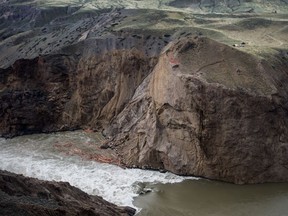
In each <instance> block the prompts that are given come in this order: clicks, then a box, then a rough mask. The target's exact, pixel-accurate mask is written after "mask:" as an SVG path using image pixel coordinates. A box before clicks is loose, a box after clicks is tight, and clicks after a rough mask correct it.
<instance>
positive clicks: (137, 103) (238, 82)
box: [105, 38, 288, 184]
mask: <svg viewBox="0 0 288 216" xmlns="http://www.w3.org/2000/svg"><path fill="white" fill-rule="evenodd" d="M279 59H281V60H279ZM285 59H286V58H285ZM285 59H284V57H283V58H281V56H278V57H275V59H272V60H271V61H270V62H268V61H266V60H264V59H261V58H260V57H256V56H253V55H250V54H246V53H243V52H241V51H239V50H237V49H234V48H232V47H229V46H226V45H223V44H220V43H218V42H215V41H213V40H210V39H207V38H196V39H195V38H190V39H189V38H187V39H183V40H179V41H175V42H173V43H171V44H170V45H169V46H168V47H167V48H166V50H164V51H163V53H162V54H161V56H160V59H159V61H158V64H157V65H156V67H155V68H154V71H153V72H152V74H151V75H150V76H149V77H147V78H146V80H145V81H144V82H143V83H142V84H141V85H140V86H139V88H138V90H137V91H136V94H135V95H134V97H133V99H132V100H131V102H130V103H129V104H128V105H127V106H126V107H125V109H124V110H123V111H122V112H121V113H120V114H119V115H118V116H117V118H116V119H115V120H114V121H113V123H112V124H111V126H110V127H109V128H108V129H107V130H106V131H105V132H106V133H107V134H109V135H110V136H115V135H116V137H115V139H114V140H113V146H112V148H115V149H116V150H117V152H118V153H119V154H120V155H121V156H122V160H123V161H124V163H125V164H127V165H128V166H130V167H142V168H150V169H159V170H169V171H172V172H174V173H177V174H181V175H196V176H203V177H207V178H211V179H218V180H223V181H229V182H234V183H238V184H242V183H259V182H279V181H287V179H288V170H287V168H288V166H287V165H288V161H287V154H288V136H287V134H288V120H287V119H288V118H287V117H288V104H287V96H288V90H287V88H286V87H285V83H286V82H287V80H288V71H287V66H288V65H287V61H286V60H285Z"/></svg>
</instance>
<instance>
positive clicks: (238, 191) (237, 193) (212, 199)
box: [134, 179, 288, 216]
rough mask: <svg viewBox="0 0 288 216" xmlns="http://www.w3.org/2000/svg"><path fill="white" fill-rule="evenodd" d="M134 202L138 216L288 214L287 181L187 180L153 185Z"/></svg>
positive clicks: (271, 215)
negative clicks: (234, 181)
mask: <svg viewBox="0 0 288 216" xmlns="http://www.w3.org/2000/svg"><path fill="white" fill-rule="evenodd" d="M151 188H152V190H153V192H151V193H147V194H145V195H140V196H139V197H137V198H136V199H135V201H134V205H136V206H137V207H140V208H142V210H141V212H140V213H139V214H138V215H137V216H208V215H209V216H250V215H251V216H287V215H288V183H273V184H272V183H269V184H258V185H233V184H228V183H222V182H216V181H209V180H204V179H201V180H185V181H184V182H181V183H176V184H158V185H154V186H151Z"/></svg>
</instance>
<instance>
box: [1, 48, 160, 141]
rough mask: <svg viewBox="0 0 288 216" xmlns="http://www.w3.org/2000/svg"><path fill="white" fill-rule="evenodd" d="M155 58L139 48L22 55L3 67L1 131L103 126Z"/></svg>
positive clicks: (14, 132)
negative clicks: (24, 57)
mask: <svg viewBox="0 0 288 216" xmlns="http://www.w3.org/2000/svg"><path fill="white" fill-rule="evenodd" d="M155 63H156V58H155V57H149V56H146V55H145V54H143V53H141V52H140V51H137V50H127V51H125V50H121V51H117V50H114V51H111V52H107V53H105V54H103V55H98V56H97V55H90V56H85V57H83V58H77V57H75V56H71V55H60V54H59V55H52V56H43V57H38V58H35V59H33V60H19V61H17V62H15V63H14V65H13V66H12V67H9V68H7V69H3V70H1V71H0V76H1V79H0V89H1V91H0V101H1V104H0V118H1V123H0V133H1V134H2V136H4V137H11V136H15V135H21V134H29V133H36V132H51V131H59V130H67V129H69V130H71V129H76V128H81V127H91V128H94V129H97V128H103V127H105V125H106V124H107V123H108V122H109V120H110V119H111V118H112V117H113V116H115V115H116V114H118V113H119V112H120V111H121V110H122V109H123V108H124V106H125V104H126V103H127V102H128V101H129V100H130V99H131V98H132V96H133V94H134V91H135V89H136V88H137V86H138V85H140V83H141V82H142V81H143V79H144V78H145V77H146V76H147V75H148V74H149V73H150V72H151V70H152V68H153V66H154V65H155Z"/></svg>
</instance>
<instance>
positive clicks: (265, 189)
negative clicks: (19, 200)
mask: <svg viewBox="0 0 288 216" xmlns="http://www.w3.org/2000/svg"><path fill="white" fill-rule="evenodd" d="M98 138H99V137H98ZM98 138H97V136H96V137H93V136H91V134H90V135H89V134H87V133H84V132H81V131H77V132H64V133H55V134H49V135H48V134H41V135H32V136H22V137H17V138H14V139H10V140H5V139H0V169H3V170H7V171H11V172H14V173H19V174H23V175H25V176H30V177H36V178H39V179H43V180H56V181H67V182H69V183H70V184H71V185H73V186H76V187H78V188H80V189H82V190H83V191H85V192H87V193H88V194H92V195H100V196H102V197H103V198H105V199H106V200H108V201H110V202H113V203H115V204H118V205H129V206H132V207H133V206H134V205H135V206H137V207H138V209H139V208H141V209H142V211H141V212H140V213H138V215H139V216H206V215H207V216H208V215H209V216H231V215H233V216H234V215H235V216H240V215H241V216H250V215H253V216H286V215H287V212H288V184H287V183H281V184H260V185H244V186H243V185H242V186H240V185H233V184H225V183H220V182H215V181H208V180H203V179H200V180H199V179H198V180H197V181H196V178H189V179H188V178H184V177H180V176H176V175H173V174H171V173H159V172H154V171H147V170H146V171H145V170H139V169H122V168H120V167H117V166H114V165H109V164H102V163H97V162H93V161H87V160H84V159H82V158H80V157H77V156H71V155H67V154H65V153H64V152H60V151H59V150H58V149H57V148H55V144H59V143H76V144H78V145H81V143H82V144H83V143H90V142H91V143H96V142H99V139H98ZM187 179H188V180H187ZM145 188H146V189H152V192H151V193H147V194H144V195H140V196H139V193H140V192H141V191H143V189H144V191H145ZM136 197H137V198H136ZM135 206H134V207H135Z"/></svg>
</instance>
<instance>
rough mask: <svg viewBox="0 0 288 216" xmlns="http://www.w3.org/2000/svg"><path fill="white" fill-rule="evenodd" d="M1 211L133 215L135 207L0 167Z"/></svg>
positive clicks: (63, 184) (7, 215)
mask: <svg viewBox="0 0 288 216" xmlns="http://www.w3.org/2000/svg"><path fill="white" fill-rule="evenodd" d="M0 195H1V196H0V214H1V215H6V216H9V215H13V216H15V215H21V216H22V215H25V216H26V215H43V216H46V215H47V216H48V215H59V216H60V215H71V216H72V215H89V216H90V215H91V216H92V215H95V216H96V215H103V216H116V215H119V216H132V215H134V214H135V209H133V208H130V207H118V206H116V205H114V204H111V203H109V202H107V201H105V200H103V199H102V198H101V197H98V196H90V195H88V194H86V193H84V192H83V191H81V190H79V189H78V188H75V187H72V186H71V185H70V184H69V183H65V182H60V183H57V182H48V181H41V180H37V179H34V178H27V177H24V176H22V175H16V174H12V173H9V172H6V171H0Z"/></svg>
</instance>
